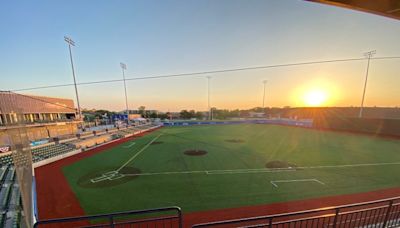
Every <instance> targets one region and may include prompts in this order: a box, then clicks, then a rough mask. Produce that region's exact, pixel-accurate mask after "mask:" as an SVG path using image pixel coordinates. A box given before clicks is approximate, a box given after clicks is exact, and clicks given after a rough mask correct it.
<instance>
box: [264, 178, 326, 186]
mask: <svg viewBox="0 0 400 228" xmlns="http://www.w3.org/2000/svg"><path fill="white" fill-rule="evenodd" d="M270 182H271V184H272V185H273V186H274V187H275V188H279V186H278V183H293V182H316V183H318V184H321V185H325V183H324V182H322V181H320V180H318V179H296V180H274V181H270Z"/></svg>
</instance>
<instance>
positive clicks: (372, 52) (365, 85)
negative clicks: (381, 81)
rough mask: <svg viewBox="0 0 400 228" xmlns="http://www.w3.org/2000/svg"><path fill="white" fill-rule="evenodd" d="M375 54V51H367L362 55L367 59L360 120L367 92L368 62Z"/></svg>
mask: <svg viewBox="0 0 400 228" xmlns="http://www.w3.org/2000/svg"><path fill="white" fill-rule="evenodd" d="M375 54H376V51H375V50H374V51H369V52H366V53H364V56H365V57H366V58H367V59H368V60H367V72H366V74H365V82H364V90H363V95H362V99H361V107H360V114H359V118H362V115H363V110H364V99H365V92H366V90H367V82H368V71H369V61H370V60H371V57H372V56H373V55H375Z"/></svg>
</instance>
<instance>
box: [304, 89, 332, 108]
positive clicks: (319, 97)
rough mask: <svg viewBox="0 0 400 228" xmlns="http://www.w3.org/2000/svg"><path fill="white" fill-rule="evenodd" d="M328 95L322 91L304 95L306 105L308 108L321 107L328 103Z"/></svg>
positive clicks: (312, 91) (313, 91) (309, 92)
mask: <svg viewBox="0 0 400 228" xmlns="http://www.w3.org/2000/svg"><path fill="white" fill-rule="evenodd" d="M327 98H328V95H327V93H326V92H325V91H322V90H311V91H308V92H306V93H305V94H304V103H305V104H306V105H308V106H321V105H323V104H324V103H326V101H327Z"/></svg>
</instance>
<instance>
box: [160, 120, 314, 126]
mask: <svg viewBox="0 0 400 228" xmlns="http://www.w3.org/2000/svg"><path fill="white" fill-rule="evenodd" d="M228 124H277V125H288V126H298V127H312V126H313V120H311V119H307V120H296V119H249V120H227V121H171V122H163V125H164V126H195V125H228Z"/></svg>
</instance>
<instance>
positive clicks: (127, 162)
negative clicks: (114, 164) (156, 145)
mask: <svg viewBox="0 0 400 228" xmlns="http://www.w3.org/2000/svg"><path fill="white" fill-rule="evenodd" d="M161 135H162V133H161V134H159V135H158V136H157V137H155V138H154V139H152V140H151V141H150V142H149V143H147V144H146V145H145V146H144V147H143V148H142V149H141V150H139V152H137V153H136V154H135V155H133V156H132V157H131V158H130V159H129V160H128V161H126V162H125V163H124V164H123V165H122V166H121V167H119V168H118V169H117V170H116V171H117V172H119V171H121V169H122V168H124V167H125V166H126V165H128V164H129V163H130V162H131V161H133V159H135V158H136V157H137V156H139V155H140V154H141V153H142V152H143V151H144V150H145V149H147V147H149V146H150V144H152V143H153V142H154V141H156V140H157V139H158V138H160V136H161Z"/></svg>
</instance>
